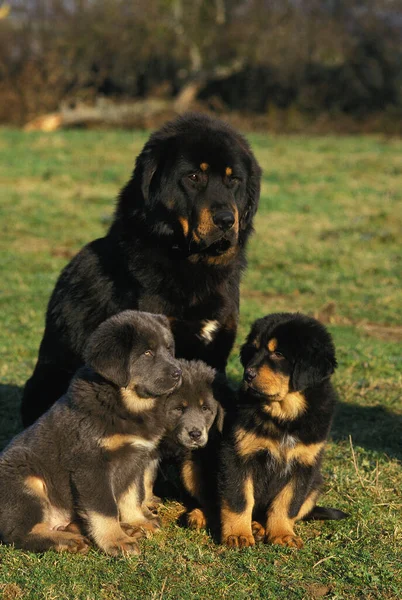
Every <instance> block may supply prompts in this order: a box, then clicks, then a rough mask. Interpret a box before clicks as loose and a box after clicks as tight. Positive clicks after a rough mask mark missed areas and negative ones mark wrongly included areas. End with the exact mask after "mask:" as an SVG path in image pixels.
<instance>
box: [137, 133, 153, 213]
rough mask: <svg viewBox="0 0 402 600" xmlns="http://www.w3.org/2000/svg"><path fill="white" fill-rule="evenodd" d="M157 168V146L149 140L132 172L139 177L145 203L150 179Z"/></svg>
mask: <svg viewBox="0 0 402 600" xmlns="http://www.w3.org/2000/svg"><path fill="white" fill-rule="evenodd" d="M157 168H158V152H157V145H156V144H155V143H153V142H152V140H150V141H149V142H148V143H147V144H145V146H144V149H143V151H142V152H141V154H140V155H139V156H138V158H137V161H136V165H135V172H134V176H135V177H139V178H140V180H141V192H142V196H143V198H144V201H145V202H146V201H147V200H148V197H149V188H150V185H151V181H152V177H153V176H154V175H155V173H156V169H157Z"/></svg>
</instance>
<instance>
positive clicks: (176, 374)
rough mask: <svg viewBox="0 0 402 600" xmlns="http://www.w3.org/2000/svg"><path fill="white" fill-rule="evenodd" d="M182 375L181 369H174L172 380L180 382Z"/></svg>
mask: <svg viewBox="0 0 402 600" xmlns="http://www.w3.org/2000/svg"><path fill="white" fill-rule="evenodd" d="M181 374H182V370H181V369H173V371H172V372H171V376H172V379H174V380H175V381H178V380H179V379H180V377H181Z"/></svg>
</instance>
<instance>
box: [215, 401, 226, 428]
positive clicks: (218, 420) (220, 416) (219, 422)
mask: <svg viewBox="0 0 402 600" xmlns="http://www.w3.org/2000/svg"><path fill="white" fill-rule="evenodd" d="M224 420H225V411H224V410H223V408H222V406H221V405H220V403H219V402H218V411H217V413H216V417H215V424H216V428H217V430H218V431H219V433H222V431H223V422H224Z"/></svg>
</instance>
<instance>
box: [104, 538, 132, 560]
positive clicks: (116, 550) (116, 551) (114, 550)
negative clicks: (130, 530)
mask: <svg viewBox="0 0 402 600" xmlns="http://www.w3.org/2000/svg"><path fill="white" fill-rule="evenodd" d="M103 550H104V551H105V552H106V554H109V555H110V556H120V555H129V554H140V548H139V546H138V544H137V538H132V537H129V536H128V535H126V536H124V537H122V538H120V539H117V540H113V541H111V542H110V543H108V544H107V546H105V547H104V548H103Z"/></svg>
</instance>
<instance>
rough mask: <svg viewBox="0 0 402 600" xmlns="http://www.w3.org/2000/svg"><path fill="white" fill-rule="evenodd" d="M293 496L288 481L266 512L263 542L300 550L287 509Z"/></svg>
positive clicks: (299, 539) (300, 542)
mask: <svg viewBox="0 0 402 600" xmlns="http://www.w3.org/2000/svg"><path fill="white" fill-rule="evenodd" d="M293 495H294V483H293V481H290V482H289V483H288V484H287V485H285V487H284V488H283V489H282V490H281V491H280V492H279V494H278V495H277V496H276V498H275V499H274V500H273V502H272V505H271V506H270V508H269V510H268V515H267V525H266V528H265V529H266V537H265V541H266V542H269V543H271V544H279V545H280V546H289V547H291V548H301V547H302V546H303V542H302V540H301V538H300V537H298V536H297V535H296V534H295V532H294V529H293V528H294V524H295V521H296V519H294V518H293V519H291V518H290V517H289V508H290V504H291V502H292V498H293Z"/></svg>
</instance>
